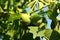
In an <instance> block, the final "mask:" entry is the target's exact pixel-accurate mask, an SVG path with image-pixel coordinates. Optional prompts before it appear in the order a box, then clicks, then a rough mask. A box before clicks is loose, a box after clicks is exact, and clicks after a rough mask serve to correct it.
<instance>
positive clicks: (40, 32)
mask: <svg viewBox="0 0 60 40" xmlns="http://www.w3.org/2000/svg"><path fill="white" fill-rule="evenodd" d="M29 29H30V31H29V32H30V33H33V38H34V39H35V38H36V37H37V36H44V30H43V31H39V32H38V27H37V26H30V27H29ZM37 32H38V33H37Z"/></svg>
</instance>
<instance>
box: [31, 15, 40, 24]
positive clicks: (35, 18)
mask: <svg viewBox="0 0 60 40" xmlns="http://www.w3.org/2000/svg"><path fill="white" fill-rule="evenodd" d="M38 20H40V15H39V14H31V22H32V23H33V24H35V25H36V23H37V21H38Z"/></svg>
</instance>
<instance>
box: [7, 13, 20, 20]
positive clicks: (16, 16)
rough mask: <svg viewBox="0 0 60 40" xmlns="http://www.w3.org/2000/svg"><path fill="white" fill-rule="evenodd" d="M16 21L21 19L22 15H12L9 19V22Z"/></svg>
mask: <svg viewBox="0 0 60 40" xmlns="http://www.w3.org/2000/svg"><path fill="white" fill-rule="evenodd" d="M16 19H20V14H17V13H16V14H12V15H10V17H9V18H8V21H13V20H16Z"/></svg>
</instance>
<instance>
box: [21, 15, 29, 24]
mask: <svg viewBox="0 0 60 40" xmlns="http://www.w3.org/2000/svg"><path fill="white" fill-rule="evenodd" d="M21 23H23V24H25V25H28V24H30V15H28V14H21Z"/></svg>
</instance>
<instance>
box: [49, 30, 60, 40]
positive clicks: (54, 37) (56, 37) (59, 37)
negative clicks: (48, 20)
mask: <svg viewBox="0 0 60 40" xmlns="http://www.w3.org/2000/svg"><path fill="white" fill-rule="evenodd" d="M49 40H60V34H59V33H58V32H57V31H55V30H53V31H52V33H51V36H50V39H49Z"/></svg>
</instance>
